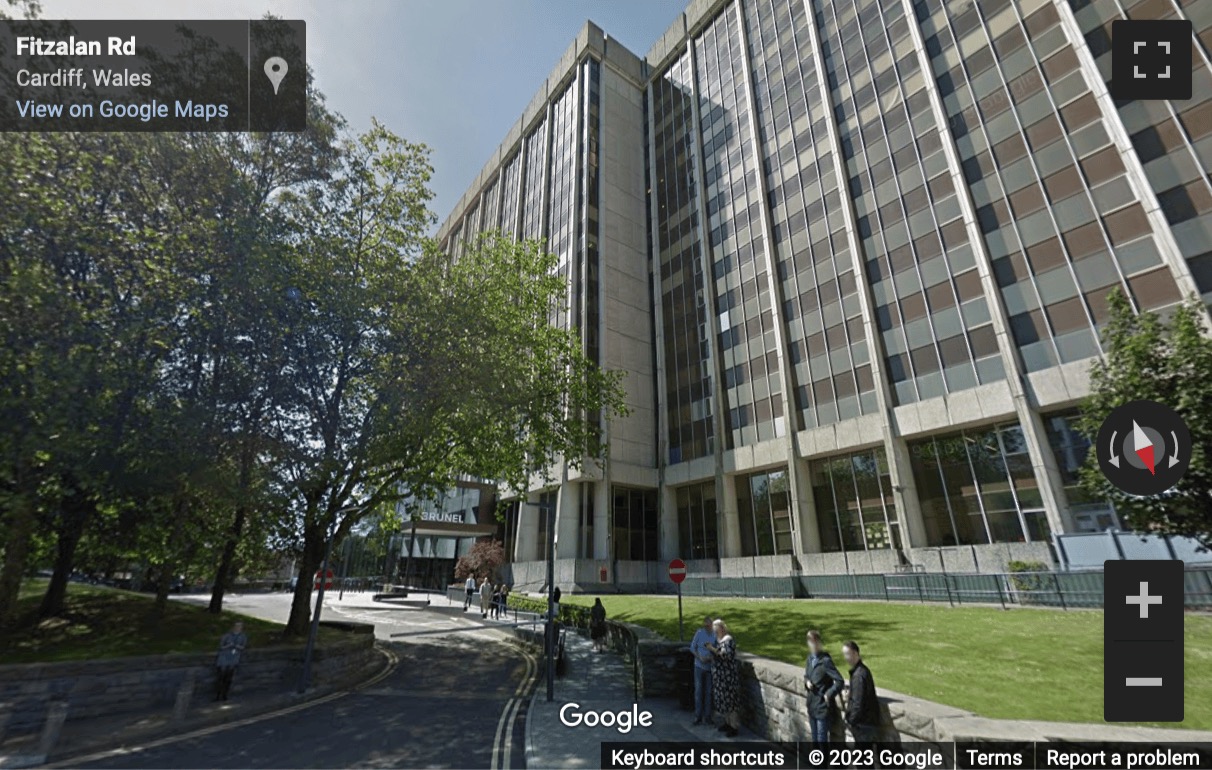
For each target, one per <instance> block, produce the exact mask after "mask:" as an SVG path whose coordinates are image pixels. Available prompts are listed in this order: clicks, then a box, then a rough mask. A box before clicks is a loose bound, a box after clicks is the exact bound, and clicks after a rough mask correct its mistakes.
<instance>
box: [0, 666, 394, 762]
mask: <svg viewBox="0 0 1212 770" xmlns="http://www.w3.org/2000/svg"><path fill="white" fill-rule="evenodd" d="M374 650H375V651H376V652H377V653H379V656H380V658H381V659H382V661H383V665H381V666H379V667H377V668H376V669H375V670H374V671H373V672H372V673H371V674H370V675H369V676H367V677H365V678H363V679H361V680H359V681H356V682H353V683H348V684H344V685H342V686H338V687H321V688H316V689H314V690H309V691H308V692H305V693H302V694H300V693H295V692H291V693H283V694H281V695H278V696H276V697H273V698H272V699H270V700H269V701H267V702H266V703H265V704H264V706H263V707H259V708H256V709H254V710H252V711H240V712H234V711H220V712H214V713H212V714H208V715H206V717H205V718H202V719H198V720H196V721H194V722H193V723H191V724H189V725H188V726H186V725H182V724H181V723H178V722H171V721H170V722H167V723H164V724H158V725H155V726H154V727H148V728H144V729H142V730H139V729H136V730H134V731H132V732H124V733H123V734H122V737H121V738H116V737H114V736H112V735H111V736H107V737H106V738H103V739H100V740H96V741H92V742H85V743H83V744H81V745H79V746H73V747H72V748H71V749H70V751H69V753H67V754H64V755H62V756H59V755H57V754H55V753H54V752H52V753H51V754H50V755H49V756H43V757H39V759H41V762H38V763H35V764H7V763H6V757H5V756H2V755H0V768H8V767H35V766H43V767H51V768H53V767H74V766H76V764H78V763H80V762H83V761H89V760H92V759H96V758H97V757H98V756H99V755H107V754H110V753H113V752H116V751H125V752H130V751H138V750H140V749H143V748H148V747H149V744H160V743H167V742H177V741H183V740H189V739H190V738H193V737H200V735H204V734H207V733H210V732H214V731H217V730H219V729H220V728H223V727H225V726H229V725H230V726H235V725H240V724H245V723H251V722H258V721H263V720H265V719H271V718H273V717H274V716H277V715H279V714H286V713H290V712H292V711H297V710H300V709H304V708H311V707H313V706H318V705H320V704H322V703H324V702H327V701H330V700H336V699H338V698H341V697H344V696H346V695H349V694H352V693H354V692H357V691H359V690H362V689H365V688H366V687H368V686H370V685H372V684H374V683H376V682H378V681H379V680H381V679H382V678H383V677H385V676H387V675H388V674H389V673H391V671H392V670H393V669H394V668H395V666H396V665H397V663H398V662H399V659H398V658H397V657H396V655H395V654H394V653H392V652H391V651H390V650H388V649H386V648H385V647H382V646H380V645H379V644H378V643H376V644H375V646H374ZM21 758H22V759H25V758H27V757H26V756H21ZM47 760H50V761H49V762H48V761H47Z"/></svg>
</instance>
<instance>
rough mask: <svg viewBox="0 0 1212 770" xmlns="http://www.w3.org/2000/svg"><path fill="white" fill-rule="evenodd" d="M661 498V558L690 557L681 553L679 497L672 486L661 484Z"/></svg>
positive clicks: (665, 559)
mask: <svg viewBox="0 0 1212 770" xmlns="http://www.w3.org/2000/svg"><path fill="white" fill-rule="evenodd" d="M657 494H658V495H659V498H658V499H659V500H660V508H659V510H660V515H661V560H662V561H666V562H667V561H669V560H670V559H675V558H680V559H686V558H689V556H688V555H687V554H683V553H681V550H682V546H681V543H680V536H681V533H680V532H679V531H678V498H677V495H676V494H675V493H674V490H673V488H672V487H668V486H664V485H662V486H661V489H660V491H659V492H658V493H657Z"/></svg>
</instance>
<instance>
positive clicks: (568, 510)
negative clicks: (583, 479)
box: [555, 481, 581, 559]
mask: <svg viewBox="0 0 1212 770" xmlns="http://www.w3.org/2000/svg"><path fill="white" fill-rule="evenodd" d="M555 516H556V521H555V537H556V546H555V555H556V558H557V559H575V558H576V557H577V540H578V539H579V536H580V534H581V485H580V483H579V482H576V481H565V482H564V483H563V484H561V485H560V488H559V491H558V492H557V493H556V510H555Z"/></svg>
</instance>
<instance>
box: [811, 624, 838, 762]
mask: <svg viewBox="0 0 1212 770" xmlns="http://www.w3.org/2000/svg"><path fill="white" fill-rule="evenodd" d="M807 641H808V662H807V663H806V664H804V686H805V687H806V688H807V689H808V725H809V727H811V729H812V742H813V743H828V742H829V729H830V727H832V722H833V709H834V698H836V697H837V695H838V693H840V692H841V691H842V684H843V679H842V674H841V672H840V671H838V670H837V666H835V665H834V664H833V658H832V657H831V656H830V655H829V653H828V652H826V651H825V643H824V641H822V639H821V634H820V632H819V631H809V632H808V640H807Z"/></svg>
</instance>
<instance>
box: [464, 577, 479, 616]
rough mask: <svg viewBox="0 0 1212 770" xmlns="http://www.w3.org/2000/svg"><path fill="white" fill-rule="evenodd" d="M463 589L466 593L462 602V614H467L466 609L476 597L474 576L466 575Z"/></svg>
mask: <svg viewBox="0 0 1212 770" xmlns="http://www.w3.org/2000/svg"><path fill="white" fill-rule="evenodd" d="M463 589H464V590H465V591H467V598H466V599H464V600H463V612H467V608H468V607H470V606H471V602H472V601H473V600H474V599H475V595H476V576H475V575H468V576H467V582H466V583H464V584H463Z"/></svg>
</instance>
